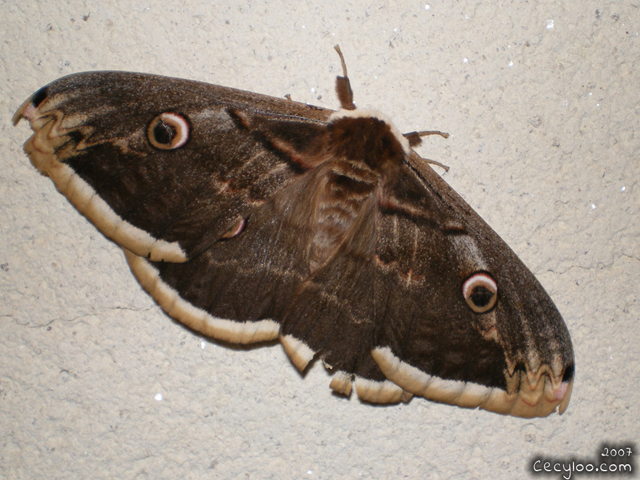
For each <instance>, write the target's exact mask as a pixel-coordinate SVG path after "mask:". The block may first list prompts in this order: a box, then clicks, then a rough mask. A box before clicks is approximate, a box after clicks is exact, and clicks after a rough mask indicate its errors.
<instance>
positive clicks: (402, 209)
mask: <svg viewBox="0 0 640 480" xmlns="http://www.w3.org/2000/svg"><path fill="white" fill-rule="evenodd" d="M375 198H376V202H375V204H374V205H370V206H369V210H368V211H363V212H362V214H363V217H362V218H363V221H362V222H361V223H360V224H359V227H358V229H356V230H354V231H353V232H352V237H353V239H355V240H354V241H352V242H346V243H345V245H344V246H343V248H342V249H341V250H340V252H339V253H338V254H336V255H335V256H334V257H333V258H332V259H331V261H330V262H327V264H326V265H325V266H323V268H322V269H320V270H319V271H318V272H316V273H314V275H313V277H312V278H310V279H309V280H308V281H306V282H305V283H304V284H303V286H302V288H301V289H300V290H299V293H298V296H297V297H295V299H294V301H293V302H292V304H291V306H290V308H289V310H288V312H287V317H286V319H285V322H284V324H283V327H282V333H281V335H282V338H283V343H284V344H285V347H286V348H287V350H288V351H291V352H292V353H291V354H290V355H291V356H292V358H296V359H297V361H298V363H299V365H300V367H302V368H304V367H305V366H306V363H308V362H309V361H310V360H311V359H312V358H313V356H315V355H320V356H322V358H323V361H324V362H325V364H327V365H328V366H330V367H331V368H332V369H333V370H335V371H336V372H337V375H336V377H334V383H333V384H332V386H333V387H334V389H335V390H337V391H339V392H342V393H348V392H349V391H350V382H351V379H354V378H355V385H356V390H357V392H358V395H359V396H360V398H361V399H363V400H366V401H371V402H379V403H393V402H397V401H401V400H406V399H408V398H410V396H411V395H419V396H423V397H425V398H428V399H431V400H436V401H440V402H445V403H450V404H455V405H460V406H464V407H470V408H476V407H479V408H483V409H487V410H491V411H495V412H498V413H503V414H511V415H516V416H524V417H531V416H546V415H548V414H549V413H551V412H552V411H554V410H555V409H556V408H557V407H559V410H560V412H561V413H562V411H564V409H565V408H566V406H567V404H568V401H569V397H570V394H571V387H572V383H573V369H574V367H573V365H574V360H573V350H572V346H571V340H570V337H569V334H568V331H567V328H566V326H565V324H564V322H563V320H562V318H561V316H560V314H559V313H558V311H557V309H556V308H555V306H554V305H553V303H552V301H551V299H550V298H549V296H548V295H547V294H546V292H545V291H544V289H543V287H542V286H541V285H540V284H539V282H538V281H537V280H536V279H535V277H534V276H533V275H532V274H531V272H530V271H529V270H528V269H527V268H526V267H525V266H524V265H523V264H522V262H521V261H520V260H519V259H518V258H517V257H516V255H515V254H514V253H513V252H512V251H511V249H510V248H509V247H508V246H507V245H506V244H505V243H504V241H502V239H501V238H500V237H499V236H498V235H497V234H496V233H495V232H493V230H491V228H490V227H489V226H488V225H487V224H486V223H485V222H484V221H483V220H482V219H481V218H480V217H479V216H478V215H477V214H476V213H475V212H474V211H473V210H472V209H471V208H470V207H469V206H468V205H467V204H466V203H465V202H464V200H462V198H461V197H460V196H459V195H457V194H456V193H455V192H454V191H453V190H452V189H451V188H450V187H449V186H448V185H447V184H446V183H445V182H444V181H443V180H442V179H441V178H440V177H439V176H438V175H437V174H436V173H435V172H434V171H433V170H432V169H431V168H430V167H428V166H427V165H426V164H425V162H424V161H423V160H422V159H420V158H419V157H418V156H417V155H416V154H415V153H412V154H411V156H410V157H408V158H407V163H406V164H405V165H403V166H402V168H401V169H400V172H399V173H398V172H395V174H394V175H392V176H391V177H390V178H388V179H387V181H386V183H383V184H381V185H380V186H379V189H378V190H377V192H376V195H375ZM475 274H480V275H489V276H491V277H492V278H493V279H495V282H496V283H497V285H498V300H497V302H496V304H495V306H494V307H493V308H492V309H490V310H489V311H486V312H482V313H477V312H474V311H473V310H472V309H471V308H470V307H469V304H468V303H467V301H466V300H465V297H464V294H463V285H464V283H465V280H466V279H468V278H470V277H472V276H473V275H475ZM525 305H526V308H523V306H525ZM372 358H373V359H374V360H375V361H374V362H372V361H371V359H372Z"/></svg>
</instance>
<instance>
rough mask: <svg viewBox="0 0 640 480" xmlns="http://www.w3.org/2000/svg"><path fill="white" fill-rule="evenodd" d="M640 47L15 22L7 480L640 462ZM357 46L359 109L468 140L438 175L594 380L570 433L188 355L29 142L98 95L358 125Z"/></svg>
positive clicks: (268, 28) (252, 26) (388, 32)
mask: <svg viewBox="0 0 640 480" xmlns="http://www.w3.org/2000/svg"><path fill="white" fill-rule="evenodd" d="M639 33H640V15H639V14H638V8H637V6H634V5H632V4H631V3H630V2H609V3H603V2H596V1H582V0H581V1H577V0H574V1H564V2H561V1H546V2H526V1H518V0H513V1H494V2H472V1H458V2H434V3H429V4H426V2H422V3H421V2H414V1H411V2H410V1H398V2H390V1H383V2H371V1H370V0H367V1H364V0H354V1H340V2H338V1H327V2H308V1H303V2H298V1H289V0H280V1H273V2H269V1H253V0H239V1H237V0H234V1H218V2H206V1H199V0H185V1H182V2H155V1H153V2H152V1H131V0H120V1H109V0H107V1H100V2H98V1H93V0H86V1H79V0H71V1H68V2H59V1H58V2H54V1H51V0H42V1H39V2H2V3H0V37H1V38H2V42H1V43H0V52H1V58H2V62H1V63H0V68H1V69H2V80H3V82H4V83H3V88H2V95H0V128H1V129H2V132H3V135H2V137H1V139H0V155H1V159H0V162H1V164H0V267H1V269H0V330H1V332H2V334H1V335H0V477H1V478H7V479H34V478H46V479H65V480H67V479H72V478H78V479H80V478H95V479H98V478H99V479H113V478H136V479H145V478H148V479H176V478H179V479H191V478H193V479H200V478H221V479H226V478H256V479H263V478H274V479H288V478H296V479H310V480H312V479H331V480H333V479H340V478H345V479H351V478H372V479H390V478H411V479H423V478H438V479H447V478H464V479H475V478H477V479H484V478H496V479H502V478H504V479H511V478H524V477H526V476H527V475H530V476H534V477H536V476H537V475H535V474H534V473H532V472H530V464H531V461H532V459H533V458H534V457H535V456H545V457H549V458H555V459H569V458H577V459H584V460H594V461H595V460H598V459H599V458H601V457H600V449H601V445H602V443H603V442H609V444H611V445H618V444H620V445H621V444H627V443H629V442H633V441H638V440H639V439H640V438H639V437H640V435H639V433H640V394H639V393H638V380H639V378H640V360H639V358H640V326H639V325H640V324H639V323H638V319H639V317H640V305H639V302H638V295H639V291H640V289H639V288H638V283H639V281H640V246H639V241H638V238H640V185H639V184H638V178H640V161H639V158H638V152H640V135H638V131H640V103H639V100H638V99H639V97H638V88H639V87H638V86H639V85H640V69H639V68H638V61H639V60H638V59H640V36H639ZM335 44H340V46H341V47H342V50H343V52H344V53H345V56H346V60H347V64H348V67H349V74H350V77H351V82H352V86H353V89H354V92H355V96H356V103H357V104H358V106H360V107H364V106H370V107H375V108H376V109H378V110H380V111H382V112H384V113H386V114H387V115H388V116H389V117H390V118H392V119H393V120H394V122H395V124H396V125H397V126H398V127H399V128H400V130H402V131H405V132H409V131H414V130H421V129H422V130H424V129H439V130H443V131H447V132H449V133H450V134H451V136H450V138H449V139H448V140H443V139H441V138H429V139H426V141H425V143H424V144H423V146H421V147H420V148H419V152H420V153H421V154H422V155H423V156H424V157H427V158H433V159H435V160H439V161H441V162H443V163H445V164H447V165H449V166H450V167H451V170H450V171H449V172H448V173H444V174H443V177H444V178H445V180H446V181H447V182H448V183H449V184H450V185H451V186H452V187H453V188H454V189H455V190H456V191H457V192H458V193H460V194H461V195H462V196H463V197H464V198H465V199H466V200H467V201H468V202H469V203H470V205H471V206H472V207H473V208H474V209H476V210H477V211H478V213H479V214H480V215H481V216H482V217H483V218H484V219H485V220H486V221H487V222H488V223H489V224H490V225H491V226H492V227H493V228H494V229H495V230H496V231H497V232H498V233H499V234H500V235H501V236H502V238H503V239H504V240H505V241H506V242H507V243H508V244H509V245H510V246H511V247H512V248H513V249H514V250H515V252H516V253H517V254H518V255H519V256H520V258H521V259H522V260H523V261H524V262H525V263H526V264H527V265H528V266H529V267H530V269H531V270H532V271H533V272H534V273H535V274H536V276H537V278H538V279H539V280H540V281H541V282H542V284H543V285H544V286H545V288H546V289H547V291H548V292H549V294H550V295H551V296H552V298H553V299H554V301H555V303H556V305H557V307H558V309H559V310H560V312H561V313H562V315H563V317H564V319H565V322H566V323H567V326H568V328H569V331H570V332H571V335H572V339H573V343H574V349H575V357H576V379H575V384H574V390H573V396H572V399H571V403H570V405H569V408H568V410H567V411H566V413H565V414H564V415H562V416H559V415H551V416H550V417H547V418H543V419H533V420H526V419H521V418H511V417H504V416H500V415H496V414H492V413H488V412H485V411H477V410H466V409H461V408H456V407H451V406H448V405H441V404H437V403H433V402H428V401H426V400H424V399H421V398H414V399H413V400H412V401H411V402H410V403H408V404H402V405H399V406H391V407H374V406H371V405H367V404H362V403H360V402H358V401H357V399H356V398H352V399H351V400H345V399H343V398H340V397H336V396H333V395H332V394H331V390H330V389H329V386H328V383H329V378H330V377H329V376H328V374H327V373H326V372H325V370H324V369H323V368H322V366H321V365H320V363H319V362H318V363H317V364H316V365H315V366H314V367H313V368H312V369H311V370H310V371H309V373H308V374H307V375H306V376H305V378H303V377H301V376H300V375H299V374H298V373H297V372H296V370H295V369H294V368H293V366H292V365H291V364H290V362H289V360H288V359H287V357H286V355H285V353H284V352H283V350H282V348H281V347H280V346H279V345H275V346H271V347H268V346H267V347H261V348H256V349H244V348H227V347H225V346H222V345H220V344H216V343H215V342H212V341H209V340H207V339H205V338H202V337H200V336H198V335H196V334H194V333H193V332H191V331H188V330H187V329H185V328H183V327H181V326H180V325H178V324H176V323H175V322H173V321H172V320H171V319H170V318H169V317H167V316H166V315H165V314H164V313H163V312H162V311H161V310H160V308H159V307H158V306H157V305H156V304H155V303H154V302H153V301H152V300H151V299H150V297H148V296H147V295H146V294H145V293H144V291H142V289H141V288H140V287H139V285H138V284H137V282H136V281H135V279H134V278H133V276H132V275H131V273H130V272H129V269H128V267H127V264H126V262H125V260H124V257H123V255H122V252H121V251H120V249H119V248H118V247H116V246H115V245H114V244H112V243H111V242H109V241H108V240H106V239H105V238H104V237H103V236H102V235H101V234H100V233H98V232H97V231H96V230H95V229H94V227H93V226H92V225H90V224H89V223H88V222H87V221H86V220H85V219H84V218H83V217H82V216H81V215H79V214H78V213H77V212H76V211H75V210H74V208H73V207H72V206H71V205H70V204H69V203H68V202H67V200H66V199H65V198H64V197H63V196H62V195H60V194H59V193H58V192H57V191H56V190H55V188H54V186H53V184H52V183H51V182H50V181H49V180H48V179H46V178H43V177H41V176H40V175H39V174H38V173H37V171H36V170H35V169H34V168H33V167H32V166H31V164H30V162H29V160H28V158H27V157H26V155H25V154H24V152H23V151H22V145H23V143H24V141H25V140H26V139H27V138H28V137H29V135H30V130H29V128H28V125H27V123H26V122H24V123H21V124H20V125H18V127H16V128H14V127H13V126H12V125H11V117H12V115H13V113H14V112H15V110H16V109H17V108H18V107H19V105H20V104H21V103H22V102H23V101H24V100H25V99H26V98H27V97H28V96H29V95H30V94H31V93H33V92H34V91H35V90H36V89H38V88H39V87H41V86H42V85H45V84H47V83H49V82H50V81H52V80H54V79H56V78H58V77H61V76H63V75H66V74H69V73H73V72H80V71H86V70H129V71H142V72H148V73H157V74H164V75H170V76H176V77H183V78H190V79H197V80H202V81H207V82H210V83H215V84H220V85H226V86H232V87H237V88H242V89H245V90H250V91H254V92H258V93H263V94H268V95H273V96H277V97H282V96H283V95H285V94H290V95H291V96H292V97H293V98H294V99H295V100H298V101H302V102H308V103H312V104H316V105H319V106H323V107H327V108H336V107H337V106H338V101H337V99H336V97H335V93H334V79H335V75H336V74H338V73H339V72H340V70H339V68H340V64H339V60H338V58H337V56H336V54H335V52H334V50H333V45H335ZM634 448H635V447H634ZM636 463H637V462H636ZM544 478H560V474H557V475H555V476H553V477H544ZM574 478H575V477H574ZM590 478H595V477H590ZM603 478H604V477H603ZM607 478H609V477H607Z"/></svg>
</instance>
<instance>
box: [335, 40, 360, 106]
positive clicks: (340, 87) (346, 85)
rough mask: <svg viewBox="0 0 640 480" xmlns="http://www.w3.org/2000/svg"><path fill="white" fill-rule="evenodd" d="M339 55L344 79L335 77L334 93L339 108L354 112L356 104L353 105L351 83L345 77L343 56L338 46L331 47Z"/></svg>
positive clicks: (345, 69)
mask: <svg viewBox="0 0 640 480" xmlns="http://www.w3.org/2000/svg"><path fill="white" fill-rule="evenodd" d="M333 48H335V49H336V52H338V55H340V62H341V63H342V73H343V75H344V77H341V76H340V75H338V76H337V77H336V93H337V94H338V100H340V106H341V107H342V108H343V109H344V110H355V109H356V104H355V103H353V90H351V83H350V82H349V77H348V76H347V64H346V63H345V61H344V56H343V55H342V51H341V50H340V45H336V46H335V47H333Z"/></svg>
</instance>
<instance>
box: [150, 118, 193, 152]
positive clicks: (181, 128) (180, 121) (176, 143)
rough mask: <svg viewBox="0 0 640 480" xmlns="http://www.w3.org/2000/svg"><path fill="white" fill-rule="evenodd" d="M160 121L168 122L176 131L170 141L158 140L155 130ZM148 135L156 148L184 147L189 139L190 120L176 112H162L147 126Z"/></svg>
mask: <svg viewBox="0 0 640 480" xmlns="http://www.w3.org/2000/svg"><path fill="white" fill-rule="evenodd" d="M160 122H162V123H166V124H167V125H169V126H171V127H173V128H174V129H175V131H176V135H175V136H174V137H173V138H172V139H171V141H170V142H169V143H160V142H158V141H157V140H156V137H155V132H154V130H155V128H156V127H157V126H158V124H159V123H160ZM147 137H148V138H149V142H150V143H151V145H153V146H154V147H156V148H159V149H161V150H175V149H176V148H180V147H182V146H183V145H184V144H185V143H187V140H189V122H187V120H186V119H185V118H184V117H183V116H182V115H178V114H176V113H169V112H165V113H161V114H160V115H158V116H157V117H155V118H154V119H153V120H152V121H151V123H150V124H149V127H148V128H147Z"/></svg>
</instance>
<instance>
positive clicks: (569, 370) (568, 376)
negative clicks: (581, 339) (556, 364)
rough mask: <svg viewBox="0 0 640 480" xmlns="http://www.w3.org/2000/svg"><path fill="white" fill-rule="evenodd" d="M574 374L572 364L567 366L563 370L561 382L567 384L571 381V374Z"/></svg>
mask: <svg viewBox="0 0 640 480" xmlns="http://www.w3.org/2000/svg"><path fill="white" fill-rule="evenodd" d="M574 372H575V367H574V365H573V363H572V364H571V365H569V366H567V368H565V370H564V375H563V376H562V381H563V382H569V381H571V380H573V374H574Z"/></svg>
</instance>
